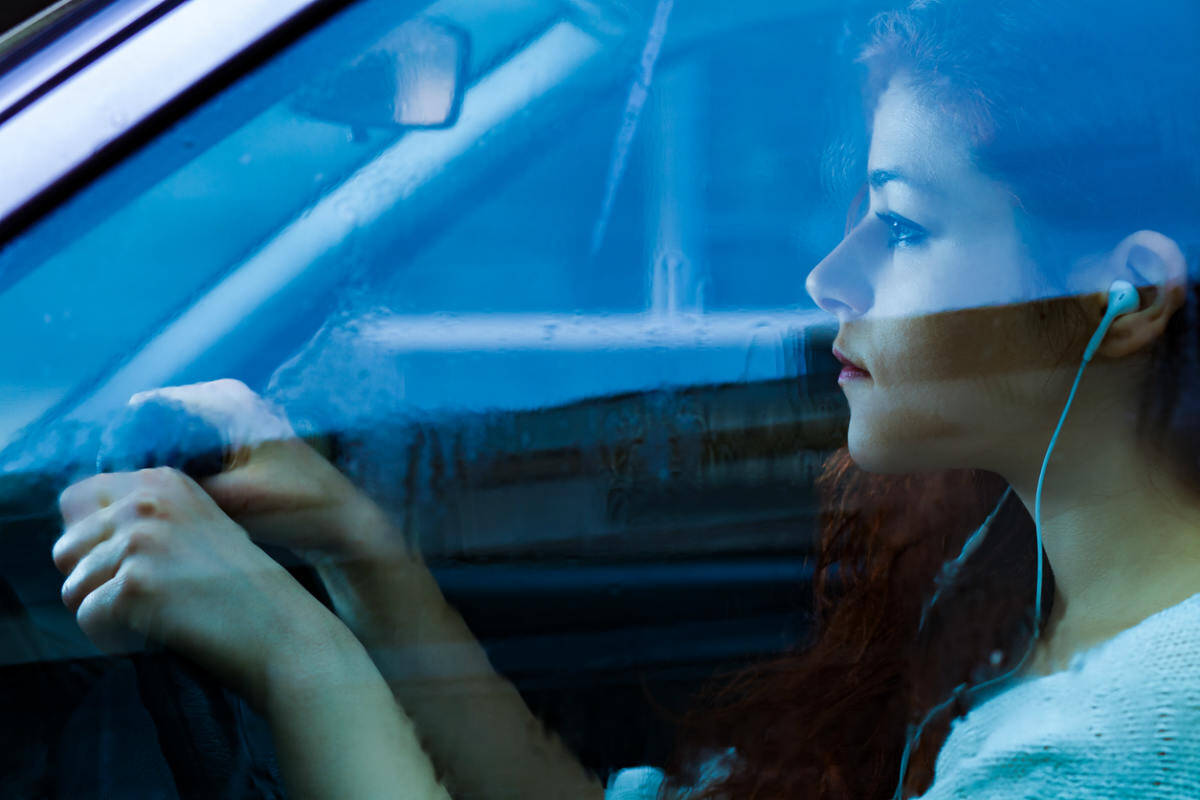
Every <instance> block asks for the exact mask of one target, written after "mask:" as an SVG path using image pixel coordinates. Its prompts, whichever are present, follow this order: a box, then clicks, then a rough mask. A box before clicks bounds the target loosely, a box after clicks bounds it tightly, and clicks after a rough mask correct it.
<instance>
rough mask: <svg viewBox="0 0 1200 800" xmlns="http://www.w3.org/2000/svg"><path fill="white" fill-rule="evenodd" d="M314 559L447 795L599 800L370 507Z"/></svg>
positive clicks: (594, 784) (599, 792)
mask: <svg viewBox="0 0 1200 800" xmlns="http://www.w3.org/2000/svg"><path fill="white" fill-rule="evenodd" d="M363 501H364V502H363V503H362V504H360V505H358V506H357V508H356V509H355V510H353V511H350V510H348V513H347V514H345V515H344V517H343V520H344V523H345V526H346V527H345V532H344V535H343V536H342V537H341V538H340V539H338V540H336V541H339V542H341V544H340V546H339V547H338V548H337V549H336V550H332V549H331V551H327V554H326V555H325V556H323V557H321V558H318V559H314V562H315V563H316V565H317V570H318V572H319V573H320V575H321V578H322V579H323V581H324V583H325V586H326V588H327V589H328V591H329V593H330V596H331V597H332V598H333V601H334V605H335V608H336V610H337V612H338V615H339V616H340V617H341V618H342V619H343V620H345V622H346V624H347V625H349V627H350V629H351V630H353V631H354V633H355V634H356V635H357V636H358V637H359V638H360V639H361V640H362V642H363V643H364V644H365V645H366V647H367V649H368V650H369V651H370V652H371V654H372V656H373V657H374V659H375V663H376V664H377V665H378V666H379V668H380V671H381V672H382V673H383V675H384V677H385V678H386V679H387V681H388V683H389V685H390V686H391V688H392V691H393V692H394V693H395V696H396V698H397V700H398V701H399V702H400V704H401V705H402V706H403V707H404V709H405V710H406V711H407V712H408V714H409V715H410V716H411V717H412V719H413V720H414V721H415V723H416V725H417V727H418V729H419V730H420V731H421V734H422V738H423V739H424V741H425V742H426V745H427V747H428V748H429V751H430V753H431V754H432V756H433V758H434V759H435V761H436V762H437V763H438V765H439V766H440V767H441V768H442V769H443V770H445V772H446V774H447V783H448V784H449V785H450V787H451V789H452V790H453V792H454V793H455V794H456V795H458V794H460V793H461V795H462V796H463V797H478V798H487V799H488V800H501V799H503V800H510V798H511V799H512V800H516V799H517V798H534V797H536V798H545V799H546V800H557V798H562V799H563V800H589V798H596V799H597V800H599V798H602V797H603V796H604V789H603V786H602V785H601V784H600V782H599V780H598V779H597V778H596V777H595V776H593V775H591V774H590V773H589V772H588V771H587V770H586V769H585V768H584V767H583V765H582V764H581V763H580V762H579V760H578V759H577V758H576V757H575V756H574V754H572V753H571V752H570V750H568V748H567V747H566V745H564V744H563V742H562V740H561V739H559V737H558V736H556V735H554V734H553V733H551V732H550V731H549V730H547V729H546V728H545V726H543V725H542V723H541V722H540V721H539V720H538V719H537V718H536V717H535V716H534V715H533V713H532V712H531V711H530V710H529V708H528V706H526V705H525V702H524V700H523V699H522V698H521V695H520V694H519V693H518V692H517V690H516V688H515V687H514V686H513V685H512V684H511V683H510V682H509V681H507V680H505V679H504V678H503V677H501V676H500V675H499V674H498V673H497V672H496V671H495V670H494V669H493V668H492V666H491V663H490V662H489V660H488V658H487V655H486V653H485V652H484V650H483V648H482V646H480V644H479V642H478V641H477V640H476V639H475V637H474V636H473V635H472V633H471V631H470V630H469V629H468V628H467V625H466V623H465V622H463V619H462V617H461V616H460V615H459V614H458V613H457V612H456V611H455V610H454V609H453V608H452V607H450V605H449V604H448V603H447V602H446V601H445V599H444V598H443V597H442V593H441V591H440V589H439V588H438V585H437V582H436V581H435V580H434V578H433V576H432V575H431V574H430V573H429V570H428V569H426V567H425V565H424V564H423V563H422V562H421V561H420V559H419V557H417V556H416V555H414V554H410V553H408V552H406V551H405V549H404V548H403V547H402V546H401V545H399V544H398V542H401V541H402V538H401V537H400V535H399V533H398V532H397V531H395V530H393V529H392V528H391V526H390V523H389V522H388V520H387V518H386V516H385V515H384V513H383V512H382V511H380V510H379V509H378V508H377V507H375V506H374V505H373V504H372V503H370V501H369V500H366V499H365V498H363Z"/></svg>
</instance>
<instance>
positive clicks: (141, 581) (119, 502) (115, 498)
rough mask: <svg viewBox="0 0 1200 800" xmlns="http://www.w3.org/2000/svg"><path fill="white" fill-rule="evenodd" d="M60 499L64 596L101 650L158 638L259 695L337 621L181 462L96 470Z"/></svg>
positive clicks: (57, 552) (57, 559) (58, 553)
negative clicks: (173, 466) (275, 674)
mask: <svg viewBox="0 0 1200 800" xmlns="http://www.w3.org/2000/svg"><path fill="white" fill-rule="evenodd" d="M59 505H60V508H61V511H62V516H63V522H64V526H65V530H64V532H63V534H62V536H61V537H60V538H59V539H58V541H57V542H56V543H55V545H54V549H53V557H54V563H55V565H56V566H57V567H58V569H59V570H60V571H61V572H62V573H63V574H64V575H65V576H66V581H65V582H64V583H63V588H62V598H63V602H64V603H65V604H66V605H67V607H68V608H69V609H70V610H71V611H72V612H74V613H75V615H76V618H77V620H78V622H79V625H80V627H81V628H82V629H83V631H84V632H85V633H86V634H87V635H88V637H89V638H90V639H91V640H92V641H93V642H94V643H95V644H96V645H97V646H98V647H100V648H101V649H103V650H106V651H109V652H113V651H122V650H128V649H130V648H131V647H136V646H137V645H138V644H140V643H141V642H142V641H144V640H146V639H149V640H151V641H155V642H158V643H160V644H162V645H164V646H165V647H168V648H170V649H172V650H174V651H176V652H178V653H180V654H181V655H183V656H185V657H187V658H189V659H191V660H192V661H195V662H196V663H197V664H199V665H200V666H202V667H204V668H206V669H208V670H210V671H211V672H213V673H214V674H215V675H216V676H217V677H218V678H219V679H221V680H222V681H223V682H225V683H227V684H228V685H230V686H231V687H232V688H234V689H235V690H237V691H239V692H242V693H243V694H245V695H246V696H247V697H248V698H249V699H250V700H251V702H258V701H260V700H261V699H262V698H263V697H264V695H265V693H266V692H267V690H268V689H269V683H270V681H271V679H272V675H273V672H274V671H276V670H277V669H278V668H279V667H280V665H286V664H288V663H293V662H294V663H299V662H302V661H303V659H304V651H305V649H306V648H307V647H308V646H309V645H310V644H314V643H315V645H316V646H321V644H320V643H321V642H322V641H327V640H328V636H327V634H328V629H329V628H330V627H331V626H332V625H335V624H336V625H340V623H337V621H336V620H335V619H334V618H333V617H332V615H330V614H328V613H327V612H326V610H325V609H324V608H323V607H322V606H321V605H320V604H319V603H317V602H316V601H315V600H314V599H313V598H312V597H311V595H309V594H308V593H307V592H306V591H304V589H303V588H302V587H301V586H300V585H299V584H297V583H296V582H295V580H293V579H292V577H291V576H290V575H288V574H287V572H286V571H285V570H284V569H283V568H282V567H280V566H279V565H278V564H277V563H276V562H275V561H274V560H273V559H271V558H270V557H269V556H268V555H267V554H266V553H264V552H263V551H262V550H260V549H259V548H258V547H256V546H255V545H254V543H253V542H251V541H250V539H249V537H248V536H247V535H246V532H245V531H244V530H243V529H242V528H240V527H239V526H238V525H237V524H236V523H235V522H233V520H231V519H230V518H229V517H228V516H226V515H225V514H224V513H222V511H221V510H220V508H218V507H217V505H216V503H214V502H213V501H212V499H211V498H209V496H208V495H207V494H206V493H205V492H204V491H203V490H202V489H201V488H200V487H199V486H198V485H197V484H196V483H195V482H194V481H192V480H191V479H190V478H188V477H187V476H185V475H183V474H182V473H180V472H178V471H176V470H173V469H168V468H159V469H149V470H142V471H140V472H126V473H111V474H102V475H96V476H93V477H91V478H88V479H86V480H84V481H81V482H79V483H76V484H74V485H73V486H71V487H69V488H68V489H66V490H65V491H64V492H63V493H62V495H61V496H60V498H59Z"/></svg>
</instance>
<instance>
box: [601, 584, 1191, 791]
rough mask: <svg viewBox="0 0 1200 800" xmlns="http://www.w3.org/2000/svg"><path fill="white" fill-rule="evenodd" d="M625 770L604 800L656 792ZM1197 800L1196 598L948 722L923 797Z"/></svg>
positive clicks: (651, 778)
mask: <svg viewBox="0 0 1200 800" xmlns="http://www.w3.org/2000/svg"><path fill="white" fill-rule="evenodd" d="M661 782H662V774H661V773H660V772H658V771H657V770H653V769H650V768H648V767H640V768H637V769H634V770H622V771H621V772H619V773H617V775H616V776H614V779H613V780H612V782H611V783H610V784H609V790H608V794H607V795H606V800H653V798H656V797H657V792H658V787H659V785H660V784H661ZM959 798H970V800H1024V798H1030V799H1031V800H1033V799H1034V798H1036V800H1085V798H1086V800H1117V799H1118V798H1120V799H1121V800H1124V799H1125V798H1129V799H1130V800H1133V799H1134V798H1136V799H1137V800H1200V594H1197V595H1193V596H1192V597H1190V598H1188V599H1187V600H1185V601H1183V602H1182V603H1179V604H1178V605H1175V606H1172V607H1170V608H1167V609H1164V610H1163V611H1160V612H1158V613H1157V614H1154V615H1152V616H1150V617H1148V618H1147V619H1145V620H1143V621H1142V622H1141V623H1139V624H1137V625H1135V626H1134V627H1132V628H1129V629H1128V630H1125V631H1123V632H1121V633H1119V634H1117V636H1115V637H1113V638H1112V639H1109V640H1108V641H1107V642H1104V643H1103V644H1100V645H1097V646H1096V647H1094V648H1092V649H1091V650H1088V651H1087V652H1085V653H1080V654H1079V655H1077V656H1075V658H1074V659H1072V661H1071V665H1070V667H1069V668H1068V669H1065V670H1063V671H1061V672H1056V673H1054V674H1052V675H1046V676H1043V677H1035V678H1026V679H1024V680H1022V681H1019V682H1014V683H1011V684H1009V685H1006V686H1005V687H1004V689H1003V691H999V692H997V693H994V694H993V695H992V696H990V697H987V698H984V699H982V700H981V701H979V702H977V703H976V705H975V706H974V707H973V708H972V709H971V710H970V711H969V712H968V713H967V714H966V715H965V716H963V717H960V718H958V719H956V720H955V721H954V722H953V724H952V725H951V728H950V734H949V736H948V737H947V738H946V741H945V743H944V744H943V745H942V749H941V752H940V753H939V754H938V759H937V766H936V771H935V778H934V782H933V785H932V786H931V787H930V788H929V791H928V792H926V793H925V794H923V795H921V798H920V800H959Z"/></svg>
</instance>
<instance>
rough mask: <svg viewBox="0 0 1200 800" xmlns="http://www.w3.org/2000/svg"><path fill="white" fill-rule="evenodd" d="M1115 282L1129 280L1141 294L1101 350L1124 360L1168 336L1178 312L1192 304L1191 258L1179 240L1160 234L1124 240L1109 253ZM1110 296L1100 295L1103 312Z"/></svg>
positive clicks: (1139, 234)
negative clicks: (1189, 295)
mask: <svg viewBox="0 0 1200 800" xmlns="http://www.w3.org/2000/svg"><path fill="white" fill-rule="evenodd" d="M1108 260H1109V269H1108V270H1107V273H1108V275H1109V277H1110V279H1111V280H1116V279H1118V278H1123V279H1125V280H1127V281H1129V282H1130V283H1132V284H1133V285H1134V286H1135V287H1136V288H1137V290H1138V298H1139V299H1140V301H1141V302H1140V303H1139V305H1138V308H1137V310H1136V311H1131V312H1129V313H1127V314H1122V315H1121V316H1119V317H1117V318H1116V319H1115V320H1113V323H1112V325H1110V326H1109V328H1108V333H1107V334H1106V335H1105V337H1104V341H1103V342H1101V344H1100V348H1099V349H1098V350H1097V351H1096V352H1097V353H1098V354H1099V355H1102V356H1106V357H1108V358H1121V357H1123V356H1127V355H1129V354H1130V353H1135V352H1137V351H1138V350H1141V349H1142V348H1145V347H1149V346H1150V345H1152V344H1153V343H1154V342H1155V341H1157V340H1158V338H1159V337H1160V336H1162V334H1163V331H1165V330H1166V329H1167V323H1168V322H1170V320H1171V315H1172V314H1173V313H1175V311H1176V309H1178V308H1181V307H1182V306H1183V305H1184V303H1185V302H1186V301H1187V259H1186V258H1185V257H1184V255H1183V251H1182V250H1180V249H1179V245H1178V244H1176V242H1175V240H1174V239H1171V238H1170V237H1168V236H1164V235H1163V234H1161V233H1158V232H1156V231H1138V232H1137V233H1131V234H1130V235H1129V236H1126V237H1125V238H1124V239H1122V240H1121V242H1120V244H1118V245H1117V246H1116V247H1115V248H1113V250H1112V252H1111V253H1110V254H1109V259H1108ZM1107 303H1108V293H1107V291H1105V292H1104V293H1103V294H1102V295H1101V296H1100V311H1101V313H1103V310H1104V307H1105V306H1106V305H1107Z"/></svg>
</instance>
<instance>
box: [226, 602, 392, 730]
mask: <svg viewBox="0 0 1200 800" xmlns="http://www.w3.org/2000/svg"><path fill="white" fill-rule="evenodd" d="M303 595H304V596H303V598H300V599H299V600H298V601H297V602H291V603H288V604H287V606H286V607H283V608H280V609H279V613H276V614H271V615H269V619H268V620H266V622H267V625H264V626H263V628H264V630H263V635H262V637H261V638H260V640H259V642H258V645H259V646H258V658H256V659H253V663H252V666H251V677H250V682H251V685H250V686H248V687H247V696H248V699H249V700H250V702H251V704H252V705H254V706H255V707H257V708H259V709H260V710H262V711H263V712H264V713H265V712H267V711H270V710H271V708H272V707H273V706H274V705H277V704H278V703H280V702H290V701H291V700H294V699H296V698H297V697H300V696H303V695H304V694H306V693H309V692H315V691H322V690H328V689H331V688H333V687H334V686H335V685H336V684H337V683H339V682H344V681H346V680H352V679H353V677H354V675H355V674H356V673H361V671H362V670H364V669H373V667H372V666H371V661H370V658H369V656H368V655H367V654H366V651H365V650H364V649H363V647H362V645H361V644H360V643H359V642H358V640H357V639H356V638H355V637H354V634H353V633H351V632H350V630H349V629H348V628H347V627H346V625H345V624H344V623H343V622H342V621H341V620H339V619H338V618H337V617H336V616H335V615H334V614H332V613H330V612H329V610H328V609H326V608H325V607H324V606H322V605H321V604H320V603H318V602H316V601H315V600H314V599H313V598H312V597H311V595H308V593H307V592H304V593H303Z"/></svg>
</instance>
